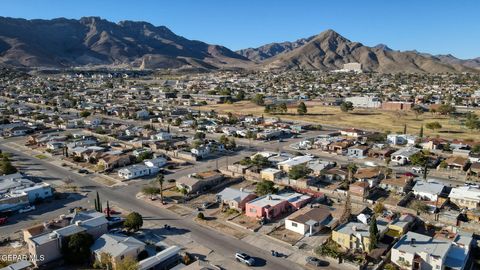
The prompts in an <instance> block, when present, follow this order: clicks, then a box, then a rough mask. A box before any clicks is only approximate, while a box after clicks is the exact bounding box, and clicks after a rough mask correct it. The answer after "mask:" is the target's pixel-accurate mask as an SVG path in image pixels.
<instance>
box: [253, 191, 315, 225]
mask: <svg viewBox="0 0 480 270" xmlns="http://www.w3.org/2000/svg"><path fill="white" fill-rule="evenodd" d="M311 199H312V197H310V196H309V195H303V194H300V193H282V194H270V195H265V196H262V197H259V198H257V199H255V200H252V201H250V202H247V204H246V205H245V215H247V216H248V217H253V218H265V219H273V218H275V217H278V216H279V215H281V214H283V213H289V212H292V211H293V210H298V209H300V208H301V207H302V206H304V205H305V204H307V203H308V202H309V201H310V200H311Z"/></svg>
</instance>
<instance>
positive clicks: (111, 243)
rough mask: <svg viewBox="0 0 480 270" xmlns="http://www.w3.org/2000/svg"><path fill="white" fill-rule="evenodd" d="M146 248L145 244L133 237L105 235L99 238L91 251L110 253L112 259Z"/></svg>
mask: <svg viewBox="0 0 480 270" xmlns="http://www.w3.org/2000/svg"><path fill="white" fill-rule="evenodd" d="M144 248H145V243H143V242H142V241H140V240H137V239H135V238H133V237H127V236H121V235H113V234H104V235H102V236H101V237H100V238H98V239H97V240H96V241H95V243H93V245H92V246H91V247H90V249H91V250H92V251H93V252H95V253H97V254H100V253H103V252H105V253H108V254H110V255H111V256H112V257H117V256H121V255H123V254H125V253H127V252H129V251H130V250H135V249H141V250H143V249H144Z"/></svg>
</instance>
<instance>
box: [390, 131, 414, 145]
mask: <svg viewBox="0 0 480 270" xmlns="http://www.w3.org/2000/svg"><path fill="white" fill-rule="evenodd" d="M416 141H417V136H414V135H409V134H388V135H387V143H388V144H390V145H414V144H415V142H416Z"/></svg>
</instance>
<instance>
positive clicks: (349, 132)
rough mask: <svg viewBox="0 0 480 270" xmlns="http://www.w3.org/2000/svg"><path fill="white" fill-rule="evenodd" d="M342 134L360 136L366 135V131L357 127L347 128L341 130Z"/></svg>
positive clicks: (352, 136)
mask: <svg viewBox="0 0 480 270" xmlns="http://www.w3.org/2000/svg"><path fill="white" fill-rule="evenodd" d="M340 135H342V136H345V137H350V138H360V137H362V136H363V135H365V131H363V130H360V129H356V128H347V129H342V130H340Z"/></svg>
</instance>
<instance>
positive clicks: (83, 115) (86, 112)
mask: <svg viewBox="0 0 480 270" xmlns="http://www.w3.org/2000/svg"><path fill="white" fill-rule="evenodd" d="M90 114H91V113H90V112H89V111H81V112H80V117H83V118H86V117H89V116H90Z"/></svg>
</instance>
